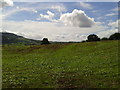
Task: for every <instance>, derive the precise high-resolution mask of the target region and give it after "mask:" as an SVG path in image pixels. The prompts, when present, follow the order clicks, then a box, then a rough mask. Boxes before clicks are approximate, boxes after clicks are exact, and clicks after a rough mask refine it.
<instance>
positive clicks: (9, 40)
mask: <svg viewBox="0 0 120 90" xmlns="http://www.w3.org/2000/svg"><path fill="white" fill-rule="evenodd" d="M0 37H2V39H1V38H0V41H2V44H24V45H37V44H41V41H40V40H33V39H27V38H24V37H23V36H19V35H16V34H13V33H8V32H0ZM0 44H1V42H0Z"/></svg>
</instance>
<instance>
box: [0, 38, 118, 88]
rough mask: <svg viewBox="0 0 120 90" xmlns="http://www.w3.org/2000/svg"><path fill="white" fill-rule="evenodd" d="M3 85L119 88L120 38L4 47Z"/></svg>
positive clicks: (15, 86)
mask: <svg viewBox="0 0 120 90" xmlns="http://www.w3.org/2000/svg"><path fill="white" fill-rule="evenodd" d="M2 50H3V60H2V65H3V66H2V70H3V88H118V87H119V86H120V85H119V83H118V82H119V76H118V41H117V40H114V41H101V42H85V43H69V44H50V45H36V46H15V45H14V46H13V45H9V46H6V45H5V46H3V49H2Z"/></svg>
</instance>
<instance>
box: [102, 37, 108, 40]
mask: <svg viewBox="0 0 120 90" xmlns="http://www.w3.org/2000/svg"><path fill="white" fill-rule="evenodd" d="M101 40H109V39H108V38H106V37H103V38H102V39H101Z"/></svg>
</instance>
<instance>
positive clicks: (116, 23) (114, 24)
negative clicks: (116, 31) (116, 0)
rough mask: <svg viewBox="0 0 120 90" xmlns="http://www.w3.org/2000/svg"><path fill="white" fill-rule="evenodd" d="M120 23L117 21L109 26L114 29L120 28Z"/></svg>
mask: <svg viewBox="0 0 120 90" xmlns="http://www.w3.org/2000/svg"><path fill="white" fill-rule="evenodd" d="M119 22H120V19H119V20H116V21H114V22H109V23H108V25H109V26H110V27H112V28H118V25H119V24H118V23H119Z"/></svg>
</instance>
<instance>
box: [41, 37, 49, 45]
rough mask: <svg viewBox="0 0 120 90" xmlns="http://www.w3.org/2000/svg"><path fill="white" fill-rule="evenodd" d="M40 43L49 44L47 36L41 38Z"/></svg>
mask: <svg viewBox="0 0 120 90" xmlns="http://www.w3.org/2000/svg"><path fill="white" fill-rule="evenodd" d="M41 44H50V42H49V41H48V39H47V38H43V40H42V43H41Z"/></svg>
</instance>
